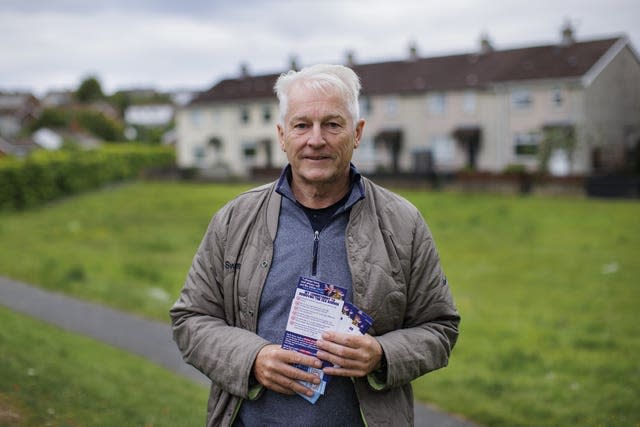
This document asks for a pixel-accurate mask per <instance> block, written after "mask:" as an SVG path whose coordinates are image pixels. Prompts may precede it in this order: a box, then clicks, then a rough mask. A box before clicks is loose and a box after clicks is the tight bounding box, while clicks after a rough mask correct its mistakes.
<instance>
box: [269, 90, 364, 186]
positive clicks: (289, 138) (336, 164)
mask: <svg viewBox="0 0 640 427" xmlns="http://www.w3.org/2000/svg"><path fill="white" fill-rule="evenodd" d="M363 127H364V120H360V121H359V122H358V123H357V125H356V126H354V124H353V119H352V118H351V115H350V114H349V110H348V108H347V105H346V102H345V101H344V100H343V99H342V98H341V97H340V95H338V94H337V93H335V94H324V93H321V92H318V91H314V90H311V89H308V88H306V87H304V86H302V85H299V84H298V85H295V86H294V87H292V88H291V90H290V93H289V106H288V111H287V115H286V117H285V118H284V124H283V125H278V138H279V139H280V146H281V147H282V150H283V151H284V152H285V153H287V159H288V160H289V163H290V164H291V169H292V173H293V180H294V182H299V183H302V184H306V185H318V184H335V183H341V182H344V181H342V180H348V177H349V172H348V171H349V162H350V161H351V156H352V155H353V150H354V149H356V148H357V147H358V144H359V143H360V137H361V136H362V129H363Z"/></svg>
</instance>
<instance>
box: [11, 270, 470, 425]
mask: <svg viewBox="0 0 640 427" xmlns="http://www.w3.org/2000/svg"><path fill="white" fill-rule="evenodd" d="M0 305H4V306H6V307H7V308H9V309H11V310H13V311H16V312H20V313H24V314H27V315H29V316H31V317H35V318H37V319H40V320H43V321H45V322H47V323H50V324H53V325H56V326H59V327H61V328H62V329H65V330H68V331H71V332H75V333H79V334H82V335H87V336H90V337H92V338H95V339H97V340H100V341H103V342H105V343H108V344H111V345H113V346H115V347H118V348H121V349H123V350H126V351H129V352H131V353H135V354H138V355H140V356H142V357H145V358H147V359H149V360H151V361H153V362H155V363H157V364H158V365H161V366H164V367H165V368H167V369H169V370H171V371H173V372H176V373H178V374H180V375H183V376H185V377H188V378H190V379H192V380H194V381H197V382H199V383H201V384H203V385H207V384H208V383H209V380H208V379H207V378H206V377H205V376H204V375H203V374H201V373H200V372H199V371H197V370H196V369H194V368H193V367H191V366H189V365H187V364H186V363H184V361H183V360H182V357H181V355H180V352H179V351H178V348H177V347H176V345H175V343H174V342H173V339H172V337H171V327H170V325H169V321H168V314H167V323H161V322H155V321H150V320H146V319H143V318H140V317H136V316H133V315H131V314H128V313H123V312H120V311H116V310H113V309H111V308H107V307H104V306H101V305H96V304H91V303H87V302H84V301H81V300H77V299H74V298H70V297H67V296H65V295H61V294H56V293H53V292H49V291H45V290H42V289H39V288H36V287H33V286H29V285H26V284H24V283H20V282H18V281H15V280H11V279H7V278H5V277H1V276H0ZM203 410H204V408H203ZM415 418H416V424H415V425H416V427H428V426H432V427H475V424H473V423H470V422H468V421H465V420H462V419H459V418H457V417H453V416H450V415H448V414H445V413H443V412H440V411H438V410H435V409H433V408H430V407H428V406H426V405H423V404H419V403H416V405H415Z"/></svg>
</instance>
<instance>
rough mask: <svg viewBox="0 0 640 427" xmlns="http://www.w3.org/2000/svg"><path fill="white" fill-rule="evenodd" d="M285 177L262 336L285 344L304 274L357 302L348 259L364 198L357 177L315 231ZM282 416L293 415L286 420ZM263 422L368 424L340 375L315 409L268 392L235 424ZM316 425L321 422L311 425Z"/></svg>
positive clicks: (260, 316) (350, 387) (261, 310)
mask: <svg viewBox="0 0 640 427" xmlns="http://www.w3.org/2000/svg"><path fill="white" fill-rule="evenodd" d="M286 172H287V171H286V170H285V171H284V173H283V174H282V177H281V180H280V182H279V183H278V188H277V190H276V191H278V193H280V194H281V195H282V196H283V197H282V201H281V205H280V218H279V223H278V232H277V234H276V239H275V242H274V254H273V261H272V264H271V270H270V271H269V274H268V276H267V280H266V282H265V284H264V288H263V290H262V295H261V298H260V306H259V312H258V328H257V333H258V335H259V336H261V337H262V338H264V339H266V340H268V341H270V342H272V343H275V344H280V343H281V342H282V337H283V335H284V331H285V328H286V324H287V318H288V315H289V308H290V305H291V300H292V299H293V296H294V294H295V289H296V285H297V283H298V278H299V277H300V276H309V277H315V278H317V279H318V280H322V281H324V282H328V283H332V284H334V285H337V286H341V287H344V288H346V289H347V297H346V298H347V300H351V295H352V291H351V272H350V270H349V264H348V261H347V252H346V246H345V230H346V227H347V222H348V213H349V210H350V209H351V207H352V206H353V205H354V204H355V203H357V202H358V201H359V200H361V199H362V198H363V197H364V191H363V189H362V187H361V186H360V185H357V184H358V183H359V174H357V172H355V171H354V172H355V173H352V174H351V176H352V183H353V185H352V186H351V191H350V195H349V197H348V198H347V199H346V202H345V203H344V204H343V205H342V206H341V207H339V208H338V209H337V210H336V212H335V213H334V214H333V216H332V218H331V220H330V221H329V222H328V223H327V224H326V225H325V226H324V228H322V229H321V230H315V229H314V228H313V227H312V225H311V222H310V220H309V218H308V216H307V213H306V212H305V208H304V207H303V206H302V205H300V204H299V203H298V202H297V201H296V200H295V197H294V196H293V192H292V191H291V187H290V186H289V182H288V180H287V179H286V178H284V177H286ZM282 414H287V416H286V417H283V416H282ZM257 420H259V423H260V424H261V425H280V424H282V423H284V424H286V425H305V426H311V425H313V426H335V425H349V426H358V425H362V417H361V415H360V409H359V404H358V399H357V397H356V394H355V389H354V386H353V382H352V381H351V379H349V378H344V377H334V378H331V380H330V381H329V383H328V385H327V391H326V394H325V395H324V396H322V397H321V398H320V399H319V400H318V401H317V402H316V403H315V404H314V405H312V404H310V403H307V402H306V401H304V400H303V399H302V398H301V397H300V396H297V395H294V396H286V395H282V394H279V393H275V392H272V391H270V390H268V389H265V390H264V391H263V394H262V395H261V396H260V398H258V399H257V400H254V401H244V402H243V403H242V405H241V407H240V411H239V413H238V417H237V419H236V422H235V423H234V425H235V426H248V425H252V422H256V421H257ZM310 422H315V424H309V423H310Z"/></svg>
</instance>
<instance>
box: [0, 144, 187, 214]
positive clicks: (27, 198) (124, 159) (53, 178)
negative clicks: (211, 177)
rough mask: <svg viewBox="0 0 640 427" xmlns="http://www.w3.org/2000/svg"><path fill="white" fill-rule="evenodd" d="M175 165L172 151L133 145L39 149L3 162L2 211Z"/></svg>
mask: <svg viewBox="0 0 640 427" xmlns="http://www.w3.org/2000/svg"><path fill="white" fill-rule="evenodd" d="M174 163H175V152H174V150H173V149H172V148H168V147H158V146H145V145H134V144H118V145H105V146H103V147H102V148H100V149H98V150H90V151H44V150H39V151H36V152H34V153H32V154H31V155H30V156H29V157H27V158H26V159H11V158H6V159H1V160H0V210H13V209H26V208H30V207H33V206H37V205H40V204H42V203H44V202H48V201H51V200H55V199H57V198H59V197H62V196H67V195H71V194H76V193H80V192H82V191H87V190H90V189H94V188H98V187H101V186H103V185H105V184H108V183H111V182H117V181H122V180H126V179H131V178H136V177H137V176H139V174H140V172H141V171H143V170H145V169H149V168H159V167H165V166H170V165H173V164H174Z"/></svg>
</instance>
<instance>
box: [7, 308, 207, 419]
mask: <svg viewBox="0 0 640 427" xmlns="http://www.w3.org/2000/svg"><path fill="white" fill-rule="evenodd" d="M0 323H1V324H2V327H1V328H0V378H2V380H1V381H0V426H7V427H9V426H12V427H41V426H60V427H62V426H68V427H71V426H92V427H93V426H96V427H98V426H105V427H107V426H123V427H128V426H131V427H133V426H136V427H160V426H166V427H175V426H199V425H203V424H204V420H205V417H206V400H207V393H208V391H207V390H206V389H205V387H203V386H200V385H197V384H195V383H193V382H192V381H189V380H187V379H184V378H182V377H178V376H177V375H174V374H172V373H170V372H168V371H166V370H165V369H163V368H160V367H157V366H155V365H153V364H151V363H149V362H147V361H146V360H144V359H142V358H140V357H138V356H133V355H131V354H129V353H125V352H122V351H120V350H116V349H114V348H112V347H109V346H106V345H104V344H101V343H98V342H95V341H92V340H90V339H88V338H84V337H79V336H77V335H73V334H69V333H67V332H64V331H62V330H60V329H57V328H55V327H52V326H49V325H46V324H44V323H42V322H40V321H36V320H33V319H31V318H29V317H25V316H22V315H18V314H15V313H13V312H11V311H9V310H7V309H4V308H2V307H0Z"/></svg>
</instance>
